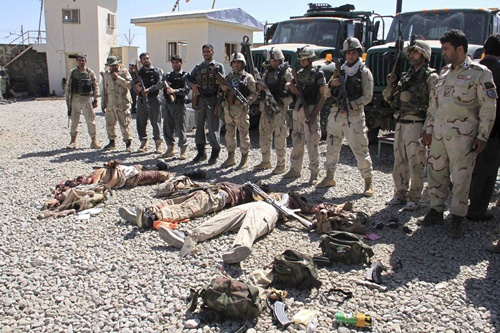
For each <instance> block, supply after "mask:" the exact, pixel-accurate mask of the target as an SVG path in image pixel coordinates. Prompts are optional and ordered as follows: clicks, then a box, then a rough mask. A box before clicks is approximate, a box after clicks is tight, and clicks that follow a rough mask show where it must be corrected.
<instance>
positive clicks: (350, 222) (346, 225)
mask: <svg viewBox="0 0 500 333" xmlns="http://www.w3.org/2000/svg"><path fill="white" fill-rule="evenodd" d="M352 208H353V205H352V203H350V202H346V203H345V204H343V205H335V204H331V203H326V202H324V203H322V204H319V205H318V206H316V232H318V233H324V234H327V233H329V232H331V231H332V230H337V231H347V232H353V233H356V234H364V233H365V232H366V228H367V226H368V215H367V214H366V213H364V212H361V211H355V210H353V209H352Z"/></svg>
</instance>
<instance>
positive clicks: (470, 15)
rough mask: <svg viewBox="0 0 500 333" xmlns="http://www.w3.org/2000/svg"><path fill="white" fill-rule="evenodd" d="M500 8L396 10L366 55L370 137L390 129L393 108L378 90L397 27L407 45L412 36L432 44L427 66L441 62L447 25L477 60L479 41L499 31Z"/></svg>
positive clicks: (382, 85) (383, 81) (393, 48)
mask: <svg viewBox="0 0 500 333" xmlns="http://www.w3.org/2000/svg"><path fill="white" fill-rule="evenodd" d="M499 12H500V9H499V8H489V9H483V8H478V9H433V10H423V11H417V12H407V13H399V14H397V15H396V16H395V17H394V19H393V21H392V24H391V27H390V29H389V32H388V34H387V39H386V42H387V43H386V44H385V45H379V46H373V47H371V48H370V49H369V50H368V52H367V56H366V64H367V66H368V67H369V68H370V70H371V71H372V74H373V79H374V94H373V100H372V103H371V104H370V105H369V106H368V107H366V108H365V113H366V125H367V126H368V130H369V132H368V136H369V138H370V141H371V142H373V141H374V140H376V138H377V135H378V131H379V130H380V129H382V130H393V129H394V126H395V119H394V117H393V115H394V111H393V110H392V109H391V108H390V106H389V104H388V103H386V102H385V101H384V99H383V98H382V91H383V90H384V89H385V88H386V85H387V75H388V74H389V73H390V72H391V70H392V64H390V63H389V61H388V60H387V59H391V58H392V59H394V58H395V57H396V53H397V49H396V46H395V45H396V41H397V40H398V38H399V34H400V31H401V36H402V39H403V40H404V41H405V43H404V46H405V47H406V46H408V45H409V43H410V42H409V41H410V40H411V38H412V36H415V37H416V38H417V39H423V40H425V41H427V42H428V43H429V44H430V45H431V48H432V56H431V61H430V67H432V68H435V69H436V70H438V71H439V70H440V69H441V67H443V66H444V61H443V59H442V56H441V43H440V42H439V39H440V38H441V36H442V35H443V34H444V33H445V32H446V31H448V30H450V29H460V30H462V31H463V32H464V33H465V35H466V36H467V40H468V42H469V46H468V52H467V53H468V54H469V56H470V57H471V58H472V59H476V60H479V59H481V57H482V54H483V43H484V41H485V40H486V39H487V38H488V36H490V35H491V34H492V33H500V14H499ZM408 68H409V63H408V59H406V57H405V58H404V61H403V63H402V70H403V71H406V70H407V69H408Z"/></svg>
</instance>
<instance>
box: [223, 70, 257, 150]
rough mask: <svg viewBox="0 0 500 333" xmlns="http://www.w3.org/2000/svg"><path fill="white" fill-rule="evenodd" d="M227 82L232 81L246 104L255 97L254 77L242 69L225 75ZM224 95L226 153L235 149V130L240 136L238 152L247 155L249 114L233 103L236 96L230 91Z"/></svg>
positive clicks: (248, 147) (239, 105) (242, 106)
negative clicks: (245, 100) (239, 71)
mask: <svg viewBox="0 0 500 333" xmlns="http://www.w3.org/2000/svg"><path fill="white" fill-rule="evenodd" d="M226 80H227V81H228V82H232V83H233V85H234V86H235V88H236V89H238V90H239V91H240V92H241V94H242V95H243V96H244V97H245V98H246V99H247V100H248V104H251V103H252V102H253V101H254V100H255V99H256V98H257V90H256V86H255V79H254V77H253V76H252V75H251V74H249V73H247V72H246V71H244V70H243V71H242V72H241V73H235V72H234V71H232V72H231V73H230V74H229V75H228V76H227V77H226ZM225 95H226V97H225V109H226V110H225V112H224V121H225V123H226V135H225V140H226V147H227V152H228V154H233V155H234V152H235V151H236V130H238V132H239V137H240V152H241V156H242V159H243V156H248V151H249V150H250V135H249V132H248V130H249V128H250V116H249V115H248V109H247V108H246V107H245V106H244V105H241V104H238V105H237V104H235V102H236V101H237V100H236V97H234V95H233V94H232V93H231V92H230V91H227V92H226V94H225Z"/></svg>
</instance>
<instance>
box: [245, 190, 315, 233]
mask: <svg viewBox="0 0 500 333" xmlns="http://www.w3.org/2000/svg"><path fill="white" fill-rule="evenodd" d="M245 185H248V186H250V188H251V189H252V191H253V192H254V193H255V194H256V195H258V196H260V197H261V198H262V200H264V201H265V202H267V203H268V204H270V205H271V206H273V207H274V208H275V209H276V210H277V211H279V212H280V213H281V214H283V215H284V216H285V217H286V218H289V219H290V218H293V219H295V220H297V221H299V222H300V223H301V224H302V225H303V226H304V227H306V228H307V229H309V230H311V229H313V228H314V224H313V223H312V222H311V221H309V220H308V219H306V218H305V217H302V216H300V215H298V214H296V213H295V212H294V211H293V210H292V209H290V208H288V207H287V206H285V205H284V204H281V203H280V202H278V201H277V200H275V199H274V198H272V197H271V196H270V195H269V194H267V193H266V192H264V191H263V190H262V189H261V188H260V187H258V186H257V185H255V184H254V183H252V182H247V183H245Z"/></svg>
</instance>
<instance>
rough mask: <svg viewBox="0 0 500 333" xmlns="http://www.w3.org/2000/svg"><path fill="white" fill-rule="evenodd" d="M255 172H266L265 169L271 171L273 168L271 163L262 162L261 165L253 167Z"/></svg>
mask: <svg viewBox="0 0 500 333" xmlns="http://www.w3.org/2000/svg"><path fill="white" fill-rule="evenodd" d="M253 168H254V169H255V170H264V169H271V168H272V164H271V162H264V161H262V162H260V163H259V164H257V165H256V166H254V167H253Z"/></svg>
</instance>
